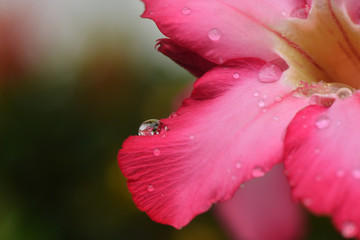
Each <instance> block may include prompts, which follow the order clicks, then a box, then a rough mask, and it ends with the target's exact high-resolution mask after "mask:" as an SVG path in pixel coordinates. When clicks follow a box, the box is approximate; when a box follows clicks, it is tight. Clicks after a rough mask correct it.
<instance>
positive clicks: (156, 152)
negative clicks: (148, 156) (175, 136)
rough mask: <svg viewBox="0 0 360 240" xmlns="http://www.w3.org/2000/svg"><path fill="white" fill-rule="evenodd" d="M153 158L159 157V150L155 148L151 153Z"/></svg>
mask: <svg viewBox="0 0 360 240" xmlns="http://www.w3.org/2000/svg"><path fill="white" fill-rule="evenodd" d="M153 154H154V156H156V157H157V156H160V150H159V149H158V148H155V149H154V151H153Z"/></svg>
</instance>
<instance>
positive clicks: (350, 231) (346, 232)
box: [341, 222, 358, 238]
mask: <svg viewBox="0 0 360 240" xmlns="http://www.w3.org/2000/svg"><path fill="white" fill-rule="evenodd" d="M357 233H358V229H357V227H356V225H355V224H354V223H353V222H344V223H343V225H342V228H341V234H342V235H343V237H345V238H353V237H355V236H356V235H357Z"/></svg>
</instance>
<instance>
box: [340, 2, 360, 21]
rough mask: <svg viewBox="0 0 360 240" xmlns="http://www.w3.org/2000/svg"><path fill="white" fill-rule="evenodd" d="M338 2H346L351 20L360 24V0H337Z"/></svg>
mask: <svg viewBox="0 0 360 240" xmlns="http://www.w3.org/2000/svg"><path fill="white" fill-rule="evenodd" d="M337 1H338V2H343V3H344V4H345V7H346V10H347V12H348V14H349V16H350V18H351V20H352V21H353V22H354V23H356V24H360V1H359V0H337Z"/></svg>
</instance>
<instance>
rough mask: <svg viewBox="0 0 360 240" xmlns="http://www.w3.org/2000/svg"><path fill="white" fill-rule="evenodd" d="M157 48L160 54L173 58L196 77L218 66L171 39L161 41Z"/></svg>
mask: <svg viewBox="0 0 360 240" xmlns="http://www.w3.org/2000/svg"><path fill="white" fill-rule="evenodd" d="M156 47H157V50H158V51H159V52H161V53H162V54H164V55H166V56H168V57H169V58H171V59H172V60H173V61H174V62H176V63H177V64H179V65H180V66H182V67H183V68H185V69H186V70H188V71H189V72H190V73H192V74H193V75H194V76H196V77H200V76H202V75H203V74H204V73H205V72H207V71H209V70H210V69H211V68H213V67H215V66H216V64H215V63H212V62H209V61H208V60H206V59H204V58H203V57H201V56H200V55H198V54H196V53H194V52H192V51H190V50H189V49H186V48H184V47H181V46H179V45H177V44H176V43H174V41H172V40H171V39H167V38H163V39H159V40H158V43H157V44H156Z"/></svg>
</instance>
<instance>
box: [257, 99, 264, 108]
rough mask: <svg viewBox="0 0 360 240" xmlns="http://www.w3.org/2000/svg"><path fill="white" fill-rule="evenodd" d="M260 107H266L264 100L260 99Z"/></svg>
mask: <svg viewBox="0 0 360 240" xmlns="http://www.w3.org/2000/svg"><path fill="white" fill-rule="evenodd" d="M258 106H259V107H264V106H265V102H264V100H262V99H260V100H259V101H258Z"/></svg>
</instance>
